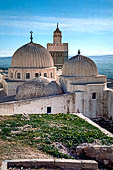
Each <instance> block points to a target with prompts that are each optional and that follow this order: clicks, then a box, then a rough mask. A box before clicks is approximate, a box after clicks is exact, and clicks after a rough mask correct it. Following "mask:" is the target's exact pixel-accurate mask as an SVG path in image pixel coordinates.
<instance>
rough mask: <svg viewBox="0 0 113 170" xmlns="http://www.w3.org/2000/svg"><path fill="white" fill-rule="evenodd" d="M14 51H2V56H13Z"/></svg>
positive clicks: (0, 55)
mask: <svg viewBox="0 0 113 170" xmlns="http://www.w3.org/2000/svg"><path fill="white" fill-rule="evenodd" d="M13 53H14V51H0V57H6V56H12V55H13Z"/></svg>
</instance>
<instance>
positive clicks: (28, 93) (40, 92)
mask: <svg viewBox="0 0 113 170" xmlns="http://www.w3.org/2000/svg"><path fill="white" fill-rule="evenodd" d="M60 94H63V91H62V89H61V87H60V86H59V85H58V84H57V83H56V82H55V81H51V82H50V80H49V79H47V78H44V77H39V78H36V79H34V80H31V81H28V82H26V83H24V84H23V85H21V86H19V87H18V88H17V94H16V99H17V100H20V99H30V98H34V97H43V96H53V95H60Z"/></svg>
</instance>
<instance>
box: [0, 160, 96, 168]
mask: <svg viewBox="0 0 113 170" xmlns="http://www.w3.org/2000/svg"><path fill="white" fill-rule="evenodd" d="M12 167H15V168H16V167H17V168H19V169H20V168H21V167H22V169H23V168H24V169H28V168H33V169H35V168H36V169H38V168H49V169H50V168H52V169H66V170H69V169H71V170H83V169H85V170H98V163H97V162H96V161H93V160H71V159H68V160H65V159H31V160H30V159H27V160H12V161H10V160H9V161H8V160H7V161H4V162H3V163H2V167H1V170H8V169H12Z"/></svg>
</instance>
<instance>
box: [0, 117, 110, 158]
mask: <svg viewBox="0 0 113 170" xmlns="http://www.w3.org/2000/svg"><path fill="white" fill-rule="evenodd" d="M0 137H1V138H2V139H3V140H6V141H9V142H20V143H23V144H24V145H28V146H31V147H36V148H38V149H40V150H42V151H44V152H46V153H48V154H50V155H53V156H55V157H58V158H71V157H70V156H69V155H68V154H65V153H62V152H61V151H60V150H59V148H58V147H57V146H56V143H60V144H62V145H63V146H65V147H66V148H72V147H76V146H77V145H79V144H81V143H93V142H95V141H96V140H97V139H98V140H99V141H100V142H101V144H106V145H110V144H113V138H111V137H108V136H106V135H105V134H104V133H102V132H101V131H100V130H98V129H97V128H96V127H94V126H92V125H90V124H89V123H87V122H86V121H84V120H83V119H80V118H79V117H77V116H76V115H72V114H55V115H53V114H49V115H48V114H41V115H29V118H24V117H23V115H14V116H9V117H7V119H6V120H5V118H4V119H3V120H1V121H0Z"/></svg>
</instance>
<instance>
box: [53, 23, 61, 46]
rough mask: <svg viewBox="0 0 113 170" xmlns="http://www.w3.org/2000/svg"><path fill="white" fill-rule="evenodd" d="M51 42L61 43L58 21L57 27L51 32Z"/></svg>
mask: <svg viewBox="0 0 113 170" xmlns="http://www.w3.org/2000/svg"><path fill="white" fill-rule="evenodd" d="M53 44H55V45H60V44H62V32H61V31H60V30H59V27H58V23H57V28H56V30H55V31H54V34H53Z"/></svg>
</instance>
